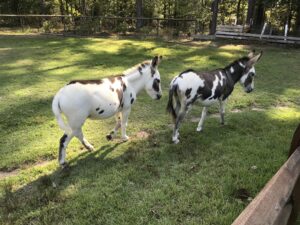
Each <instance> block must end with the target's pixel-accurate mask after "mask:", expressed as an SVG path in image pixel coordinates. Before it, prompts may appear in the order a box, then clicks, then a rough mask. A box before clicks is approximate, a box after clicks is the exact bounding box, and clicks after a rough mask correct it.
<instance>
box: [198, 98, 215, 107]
mask: <svg viewBox="0 0 300 225" xmlns="http://www.w3.org/2000/svg"><path fill="white" fill-rule="evenodd" d="M218 101H219V100H218V99H205V100H202V99H200V100H199V102H200V104H201V105H203V106H211V105H213V104H215V103H217V102H218Z"/></svg>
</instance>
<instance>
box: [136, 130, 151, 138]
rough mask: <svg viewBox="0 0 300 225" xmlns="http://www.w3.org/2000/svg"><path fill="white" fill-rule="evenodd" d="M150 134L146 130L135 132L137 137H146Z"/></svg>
mask: <svg viewBox="0 0 300 225" xmlns="http://www.w3.org/2000/svg"><path fill="white" fill-rule="evenodd" d="M149 136H150V133H148V132H146V131H140V132H138V133H137V134H136V137H137V138H139V139H146V138H148V137H149Z"/></svg>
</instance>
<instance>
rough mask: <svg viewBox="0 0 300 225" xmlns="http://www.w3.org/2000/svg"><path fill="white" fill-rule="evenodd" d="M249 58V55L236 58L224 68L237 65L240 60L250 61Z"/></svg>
mask: <svg viewBox="0 0 300 225" xmlns="http://www.w3.org/2000/svg"><path fill="white" fill-rule="evenodd" d="M248 60H249V57H247V56H244V57H242V58H239V59H237V60H235V61H234V62H232V63H230V64H229V65H228V66H225V68H224V69H228V68H230V67H231V66H233V65H235V64H236V63H238V62H245V61H248Z"/></svg>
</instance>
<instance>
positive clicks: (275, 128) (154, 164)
mask: <svg viewBox="0 0 300 225" xmlns="http://www.w3.org/2000/svg"><path fill="white" fill-rule="evenodd" d="M227 117H228V118H227V123H228V125H226V126H224V127H222V128H221V129H220V125H219V124H218V122H217V121H218V120H216V119H214V118H210V119H208V121H207V124H206V128H205V131H204V133H197V132H195V129H196V124H191V122H188V121H186V122H185V123H184V124H183V127H182V130H181V143H180V144H178V145H173V144H172V143H170V139H171V130H170V129H169V128H167V126H166V127H165V129H161V130H159V131H154V130H152V131H151V135H150V136H149V137H148V138H147V139H145V140H133V141H130V142H129V143H126V144H125V145H126V146H125V147H127V150H126V151H125V152H124V153H123V154H121V155H120V156H117V157H115V158H111V157H109V154H110V153H111V152H113V151H115V150H117V151H118V150H119V149H118V147H120V146H122V145H120V143H116V142H112V143H110V144H107V145H104V146H102V147H101V148H99V149H98V150H96V151H94V152H92V153H89V152H84V153H82V154H80V155H78V156H77V157H75V158H73V159H72V160H71V161H69V164H70V166H69V167H68V168H67V169H63V170H62V169H61V168H59V167H58V168H57V170H55V171H54V172H52V173H51V174H49V175H46V176H43V177H40V178H39V179H37V180H35V181H33V182H30V183H28V184H26V185H25V186H23V187H22V188H20V189H18V190H16V191H11V190H9V187H8V188H7V190H6V194H5V195H4V198H3V199H1V201H2V210H3V212H4V217H3V218H4V219H5V221H6V222H9V221H10V222H15V221H18V222H21V223H30V222H33V221H36V222H39V223H47V224H52V223H56V222H57V221H60V219H61V220H62V221H64V220H65V218H73V219H74V220H75V221H76V218H81V219H84V220H88V218H87V217H86V216H87V215H82V214H81V213H80V212H81V210H82V209H84V208H85V207H86V205H85V204H92V205H93V207H94V208H96V209H97V210H96V211H95V209H93V212H94V213H91V214H92V215H90V214H89V216H93V218H94V219H95V218H98V220H100V221H102V222H103V223H105V219H104V218H106V217H107V216H108V215H110V216H113V217H114V216H117V215H118V217H120V218H123V217H124V214H126V213H129V212H130V211H131V210H136V211H139V210H140V209H139V207H144V208H145V211H146V212H148V213H146V214H143V215H140V216H144V217H145V218H146V221H148V222H149V221H152V222H155V221H157V215H156V214H158V215H159V218H172V220H176V219H179V220H181V221H182V222H187V221H188V218H196V219H197V210H196V211H193V210H195V209H194V207H196V208H197V207H199V206H197V204H199V202H202V204H207V203H204V202H203V199H207V198H208V196H209V199H210V200H208V199H207V201H208V202H209V201H210V202H212V204H213V205H214V204H216V205H214V206H212V209H214V210H218V211H219V212H218V213H217V214H218V218H215V220H216V221H217V220H218V219H219V218H221V217H222V216H225V217H226V214H227V213H229V211H230V210H232V208H230V207H229V206H228V204H229V205H231V207H233V208H235V213H233V216H232V217H230V218H229V219H228V216H227V222H226V221H225V222H224V224H229V222H228V221H231V222H232V221H233V219H234V218H235V217H236V216H237V215H238V214H239V211H241V210H242V209H243V207H244V206H245V205H246V204H247V202H244V203H243V204H238V202H237V200H236V199H235V190H240V189H245V190H247V191H248V192H249V193H250V196H251V197H254V196H255V195H256V193H257V192H258V191H259V190H260V189H261V188H262V187H263V186H264V184H265V183H266V181H267V180H268V179H269V178H270V177H272V175H273V174H274V172H275V171H276V170H277V169H278V168H279V167H280V166H281V164H282V163H283V162H284V160H285V159H286V156H287V153H288V149H289V142H290V138H291V136H292V134H293V131H294V126H296V124H297V122H298V121H297V119H290V120H285V121H283V120H280V119H279V120H277V119H272V118H270V117H269V116H268V115H267V114H265V113H264V112H243V113H240V114H230V115H227ZM262 124H263V125H262ZM253 165H256V166H257V167H258V168H259V169H258V171H257V172H255V171H254V172H253V171H251V170H250V168H251V166H253ZM253 180H256V182H255V183H253ZM72 187H76V188H75V190H74V191H72V192H71V193H70V194H68V195H67V196H66V195H65V194H64V193H66V191H70V190H73V188H72ZM216 187H218V188H216ZM144 191H146V192H147V193H144ZM157 191H158V192H159V191H162V192H163V194H162V196H163V197H162V196H161V194H160V195H158V196H155V194H153V196H152V197H151V198H150V199H149V197H148V194H151V193H156V192H157ZM148 192H149V193H148ZM220 192H221V195H220V194H219V193H220ZM171 193H172V194H171ZM120 194H121V196H120ZM191 194H192V195H193V196H194V198H195V199H194V198H193V199H190V198H187V199H189V200H187V199H185V197H186V196H190V195H191ZM90 195H92V196H93V199H90V197H89V196H90ZM218 198H220V199H218ZM138 199H139V201H141V200H142V201H143V202H144V203H143V204H142V205H139V206H137V205H136V204H134V202H135V201H137V200H138ZM162 199H165V200H164V201H162ZM172 199H177V200H178V201H179V199H181V200H182V199H183V200H184V199H185V201H190V203H189V205H188V206H186V205H185V203H184V202H181V203H180V204H182V206H180V205H179V206H177V208H176V209H175V208H174V209H173V210H174V211H165V209H167V208H169V207H175V205H173V203H172V201H173V200H172ZM89 201H92V203H90V202H89ZM115 201H117V202H119V203H118V207H117V208H115V207H116V206H115V205H114V204H115ZM148 201H149V202H148ZM67 202H69V203H67ZM88 202H89V203H88ZM53 204H55V206H54V205H53ZM65 204H67V205H68V206H66V205H65ZM73 204H74V207H73V206H72V205H73ZM157 204H160V205H161V206H160V208H159V209H157V208H155V213H154V214H153V212H152V211H153V207H156V206H157ZM176 204H177V203H176ZM178 204H179V203H178ZM222 204H224V205H222ZM50 205H51V206H52V207H50V208H49V206H50ZM127 207H128V208H127ZM185 207H188V208H189V209H188V210H189V212H190V214H189V215H185V214H182V212H183V211H185V210H187V209H186V208H185ZM125 208H126V209H125ZM112 209H114V210H113V211H111V210H112ZM40 210H41V214H40V213H38V214H36V213H34V212H38V211H40ZM182 210H183V211H182ZM145 211H143V213H145ZM96 212H97V213H96ZM11 213H13V214H11ZM53 213H55V214H56V217H55V219H56V220H57V221H55V220H54V221H53V220H51V219H53V218H51V215H52V214H53ZM203 213H204V212H203ZM205 213H206V214H204V215H207V216H208V215H210V213H211V210H209V211H206V212H205ZM21 215H22V216H21ZM47 215H48V216H49V217H47ZM18 216H20V217H18ZM102 218H103V219H102ZM137 219H138V218H134V219H133V221H131V222H134V223H136V222H138V221H137ZM186 219H187V220H186ZM74 220H73V222H74ZM123 220H124V218H123V219H120V221H123ZM71 221H72V219H71ZM117 221H118V220H117ZM120 221H119V222H120ZM106 222H107V221H106Z"/></svg>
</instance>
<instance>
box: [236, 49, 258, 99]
mask: <svg viewBox="0 0 300 225" xmlns="http://www.w3.org/2000/svg"><path fill="white" fill-rule="evenodd" d="M261 56H262V52H260V53H259V54H257V55H254V51H252V52H250V53H249V54H248V57H247V60H246V61H245V62H244V63H245V64H244V63H242V62H239V63H240V66H242V67H243V68H244V70H243V75H242V76H241V78H240V83H241V85H242V87H243V88H244V91H245V92H247V93H250V92H251V91H253V89H254V77H255V68H254V65H255V63H257V62H258V60H259V59H260V57H261Z"/></svg>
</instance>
